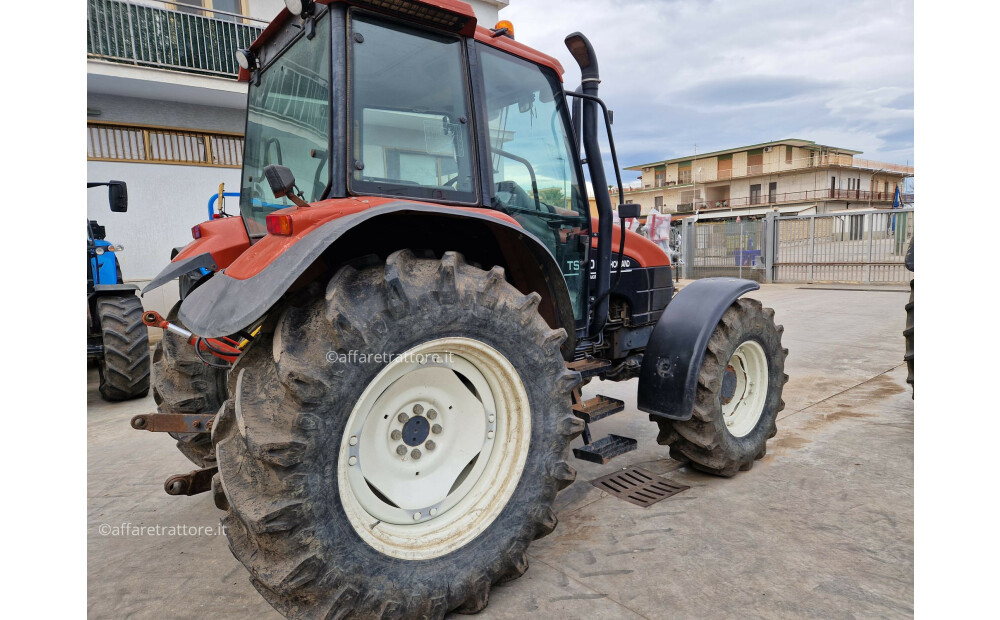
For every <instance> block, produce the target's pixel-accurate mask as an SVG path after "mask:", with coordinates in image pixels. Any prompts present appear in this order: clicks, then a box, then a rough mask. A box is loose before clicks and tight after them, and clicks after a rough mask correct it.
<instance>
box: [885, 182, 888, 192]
mask: <svg viewBox="0 0 1000 620" xmlns="http://www.w3.org/2000/svg"><path fill="white" fill-rule="evenodd" d="M885 193H886V194H888V193H889V182H888V181H886V182H885Z"/></svg>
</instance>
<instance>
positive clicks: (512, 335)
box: [212, 250, 583, 618]
mask: <svg viewBox="0 0 1000 620" xmlns="http://www.w3.org/2000/svg"><path fill="white" fill-rule="evenodd" d="M539 301H540V297H539V296H538V294H536V293H531V294H528V295H523V294H521V293H520V292H519V291H517V290H516V289H515V288H514V287H513V286H511V285H510V284H509V283H508V282H507V281H506V280H505V277H504V271H503V269H502V268H500V267H494V268H493V269H491V270H490V271H484V270H482V269H478V268H476V267H473V266H471V265H469V264H467V263H465V262H464V260H463V258H462V257H461V256H460V255H459V254H456V253H454V252H448V253H445V254H444V256H443V258H441V259H440V260H435V259H425V258H416V257H415V256H414V255H413V253H412V252H410V251H409V250H402V251H398V252H395V253H393V254H392V255H390V256H389V257H388V259H387V260H386V261H385V262H384V263H381V262H377V261H369V262H368V263H367V266H365V265H362V264H361V263H357V264H355V265H354V266H345V267H343V268H341V269H340V270H339V271H338V272H337V273H336V274H335V275H334V277H333V278H332V279H331V280H330V282H329V284H328V286H327V287H326V291H325V294H324V293H323V291H322V289H320V287H316V290H315V291H314V292H313V295H312V297H311V299H309V300H308V301H305V302H303V303H302V304H300V305H292V306H289V307H287V308H286V309H285V310H284V311H283V313H282V314H281V316H280V317H279V319H278V320H277V322H276V325H275V327H274V331H273V333H270V334H262V335H261V336H260V337H258V339H257V340H256V341H255V342H254V343H253V345H252V346H251V347H250V349H249V350H248V351H247V353H245V354H244V356H243V358H241V359H240V360H239V362H238V363H237V365H236V366H235V368H234V370H233V377H235V379H234V384H235V390H234V393H233V395H232V398H231V399H230V400H229V401H228V402H227V403H226V405H225V406H224V407H223V408H222V411H221V412H220V415H219V417H218V419H217V421H216V426H215V428H214V429H213V431H212V438H213V443H214V444H215V450H216V455H217V458H218V464H219V478H218V479H217V481H216V485H215V488H216V502H217V504H218V505H219V506H220V507H221V508H223V509H225V510H227V515H226V517H225V518H224V522H225V524H226V527H227V535H228V537H229V543H230V549H231V550H232V552H233V554H234V555H235V556H236V557H237V558H238V559H239V560H240V561H241V562H242V563H243V565H244V566H246V568H247V569H248V570H249V571H250V579H251V582H252V583H253V585H254V586H255V587H256V588H257V590H258V591H259V592H260V593H261V594H262V595H263V596H264V598H265V599H267V601H268V602H269V603H270V604H271V605H272V606H273V607H274V608H275V609H277V610H278V611H279V612H281V613H282V614H284V615H285V616H287V617H290V618H316V617H337V618H344V617H350V618H354V617H364V618H440V617H443V616H444V615H445V614H446V613H448V612H449V611H459V612H467V613H472V612H477V611H480V610H482V609H483V608H484V607H485V606H486V604H487V601H488V599H489V593H490V587H491V585H492V584H494V583H497V582H501V581H505V580H509V579H514V578H516V577H519V576H520V575H521V574H522V573H524V571H525V570H526V569H527V567H528V561H527V555H526V550H527V548H528V545H529V544H530V543H531V541H532V540H534V539H536V538H539V537H541V536H544V535H546V534H548V533H549V532H551V531H552V530H553V528H554V527H555V525H556V516H555V514H554V512H553V510H552V504H553V500H554V498H555V495H556V492H557V491H558V490H560V489H562V488H564V487H565V486H566V485H568V484H569V483H571V482H572V481H573V479H574V478H575V476H576V472H575V471H574V470H573V468H572V467H570V466H569V465H568V464H567V463H566V462H565V459H566V455H567V450H568V447H569V443H570V441H571V440H572V439H573V438H574V437H576V436H578V435H579V434H580V433H581V431H582V430H583V424H582V422H580V421H579V420H577V419H576V418H575V417H574V416H573V415H572V412H571V402H572V400H571V392H572V389H573V388H574V387H575V386H576V385H577V384H578V383H579V381H580V376H579V374H578V373H575V372H570V371H568V370H567V369H566V367H565V363H564V361H563V358H562V356H561V354H560V346H561V345H562V343H563V342H564V341H565V339H566V333H565V331H564V330H562V329H551V328H549V326H548V325H547V324H546V323H545V321H544V320H543V319H542V318H541V316H540V315H539V313H538V310H537V308H538V303H539Z"/></svg>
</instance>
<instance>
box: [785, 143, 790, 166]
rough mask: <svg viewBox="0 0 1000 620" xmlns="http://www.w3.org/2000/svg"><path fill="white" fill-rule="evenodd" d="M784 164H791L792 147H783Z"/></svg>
mask: <svg viewBox="0 0 1000 620" xmlns="http://www.w3.org/2000/svg"><path fill="white" fill-rule="evenodd" d="M785 163H786V164H790V163H792V147H790V146H786V147H785Z"/></svg>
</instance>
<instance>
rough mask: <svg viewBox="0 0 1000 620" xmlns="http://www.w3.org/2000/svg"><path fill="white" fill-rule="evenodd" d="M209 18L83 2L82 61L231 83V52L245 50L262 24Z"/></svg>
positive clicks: (234, 67) (107, 1)
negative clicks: (84, 49) (84, 33)
mask: <svg viewBox="0 0 1000 620" xmlns="http://www.w3.org/2000/svg"><path fill="white" fill-rule="evenodd" d="M211 13H212V14H213V15H214V16H215V17H204V16H202V15H195V14H192V13H185V12H181V11H171V10H167V9H161V8H156V7H151V6H146V5H144V4H139V3H137V2H131V1H128V0H88V2H87V57H88V58H99V59H101V60H108V61H111V62H116V63H124V64H129V65H136V66H140V67H157V68H160V69H170V70H173V71H183V72H185V73H195V74H199V75H213V76H218V77H227V78H234V79H235V78H236V76H237V75H238V73H239V65H238V64H237V62H236V50H238V49H240V48H247V47H250V43H251V42H253V40H254V39H256V38H257V36H258V35H260V33H261V32H262V31H263V30H264V26H266V22H264V21H261V20H257V19H253V18H250V17H247V16H244V15H235V14H233V13H227V12H225V11H215V10H211ZM247 22H254V23H252V24H251V23H247Z"/></svg>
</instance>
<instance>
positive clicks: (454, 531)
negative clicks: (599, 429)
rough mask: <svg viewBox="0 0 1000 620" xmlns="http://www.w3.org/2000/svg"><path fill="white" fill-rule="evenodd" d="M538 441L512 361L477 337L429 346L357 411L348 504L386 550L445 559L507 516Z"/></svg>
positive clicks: (350, 433) (375, 386)
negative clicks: (507, 507) (530, 451)
mask: <svg viewBox="0 0 1000 620" xmlns="http://www.w3.org/2000/svg"><path fill="white" fill-rule="evenodd" d="M459 376H461V377H462V378H464V381H463V380H462V379H460V378H459ZM469 386H471V389H470V387H469ZM400 414H404V415H405V418H401V417H400ZM530 439H531V408H530V405H529V403H528V395H527V392H526V391H525V389H524V386H523V384H522V382H521V379H520V376H519V375H518V373H517V370H516V369H515V368H514V366H513V365H512V364H511V363H510V362H509V361H508V360H507V358H505V357H504V356H503V355H502V354H501V353H500V352H498V351H497V350H496V349H493V348H492V347H490V346H489V345H486V344H484V343H482V342H479V341H476V340H472V339H469V338H442V339H438V340H433V341H430V342H427V343H424V344H421V345H419V346H417V347H414V348H412V349H410V350H409V351H407V352H405V353H404V354H402V355H399V356H397V357H396V358H395V359H393V360H392V361H391V362H390V363H389V365H388V366H386V367H385V368H384V369H382V371H381V372H380V373H379V374H378V376H376V377H375V379H374V380H373V381H372V382H371V384H370V385H369V386H368V387H367V388H366V389H365V391H364V393H363V394H362V395H361V398H359V399H358V402H357V404H355V406H354V409H353V410H352V411H351V415H350V417H349V418H348V421H347V426H346V429H345V432H344V438H343V441H342V442H341V446H340V454H339V458H338V471H337V478H338V482H339V490H340V499H341V503H342V505H343V506H344V510H345V512H346V513H347V517H348V519H349V521H350V523H351V525H352V526H353V527H354V530H355V531H356V532H357V533H358V535H359V536H361V538H362V539H364V540H365V541H366V542H367V543H368V544H369V545H371V546H372V547H374V548H375V549H377V550H378V551H380V552H382V553H385V554H386V555H390V556H392V557H397V558H402V559H409V560H420V559H429V558H433V557H438V556H441V555H444V554H446V553H449V552H451V551H453V550H455V549H458V548H460V547H462V546H463V545H465V544H467V543H468V542H469V541H471V540H472V539H473V538H475V537H476V536H478V535H479V534H480V533H481V532H482V531H484V530H485V529H486V528H487V527H489V525H490V524H491V523H492V522H493V521H494V520H495V519H496V517H497V516H498V515H499V514H500V511H501V510H502V509H503V507H504V506H505V505H506V504H507V501H508V500H509V499H510V497H511V495H512V494H513V493H514V489H515V488H516V487H517V483H518V481H519V480H520V478H521V472H522V471H523V469H524V463H525V461H526V460H527V456H528V444H529V442H530ZM428 442H432V443H431V444H428ZM373 488H374V489H377V490H378V492H375V491H373Z"/></svg>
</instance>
